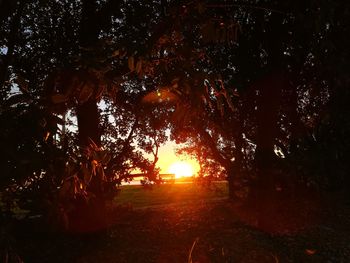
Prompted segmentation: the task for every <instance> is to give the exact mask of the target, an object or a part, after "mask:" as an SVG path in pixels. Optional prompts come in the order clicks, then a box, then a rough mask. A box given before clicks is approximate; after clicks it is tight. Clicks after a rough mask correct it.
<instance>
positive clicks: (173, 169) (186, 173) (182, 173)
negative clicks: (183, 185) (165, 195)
mask: <svg viewBox="0 0 350 263" xmlns="http://www.w3.org/2000/svg"><path fill="white" fill-rule="evenodd" d="M193 170H194V168H193V167H192V165H191V164H189V163H188V162H186V161H178V162H175V163H173V164H172V165H170V167H169V173H171V174H175V178H180V177H190V176H193V174H194V172H193Z"/></svg>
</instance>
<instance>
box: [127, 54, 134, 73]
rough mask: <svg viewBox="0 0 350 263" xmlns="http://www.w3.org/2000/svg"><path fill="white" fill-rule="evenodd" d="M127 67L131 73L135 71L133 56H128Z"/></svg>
mask: <svg viewBox="0 0 350 263" xmlns="http://www.w3.org/2000/svg"><path fill="white" fill-rule="evenodd" d="M128 67H129V69H130V71H131V72H133V71H134V70H135V59H134V57H133V56H130V57H129V58H128Z"/></svg>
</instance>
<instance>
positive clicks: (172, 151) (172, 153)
mask: <svg viewBox="0 0 350 263" xmlns="http://www.w3.org/2000/svg"><path fill="white" fill-rule="evenodd" d="M179 146H180V145H179V144H176V143H175V142H171V141H168V142H167V143H166V144H165V145H163V146H161V147H160V148H159V160H158V163H157V166H158V167H159V168H160V173H163V174H164V173H171V171H169V169H170V166H171V165H172V164H174V163H176V162H180V161H181V162H184V163H188V164H189V165H190V166H191V167H192V170H193V173H194V174H196V173H197V172H198V171H199V164H198V163H197V161H196V160H195V159H190V158H189V157H188V156H186V155H176V149H177V148H178V147H179Z"/></svg>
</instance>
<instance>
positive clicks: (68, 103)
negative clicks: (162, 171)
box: [0, 0, 350, 213]
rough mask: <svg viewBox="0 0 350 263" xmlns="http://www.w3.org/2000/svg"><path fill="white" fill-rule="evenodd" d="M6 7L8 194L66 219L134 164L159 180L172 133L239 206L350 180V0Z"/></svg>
mask: <svg viewBox="0 0 350 263" xmlns="http://www.w3.org/2000/svg"><path fill="white" fill-rule="evenodd" d="M0 10H1V11H0V22H1V29H0V36H1V37H0V86H1V91H0V92H1V98H0V99H1V108H0V121H1V123H2V125H1V127H2V128H1V134H0V141H1V146H2V147H1V148H2V149H1V155H0V159H1V160H0V162H1V169H2V173H1V174H2V175H1V179H0V180H1V191H3V192H4V193H5V192H7V193H8V192H11V193H16V194H17V193H22V196H25V199H28V198H29V197H28V196H32V195H33V194H34V196H36V198H37V200H42V197H43V196H45V200H49V201H50V204H53V203H54V204H55V206H56V207H58V206H59V205H63V206H65V209H66V211H71V210H72V209H73V210H74V208H71V204H72V203H74V202H76V201H72V200H79V202H88V200H91V197H93V198H92V199H96V200H99V201H98V204H100V203H101V202H104V200H105V199H106V198H107V199H108V198H112V197H113V196H114V194H115V190H116V187H115V185H118V184H120V182H121V180H124V179H126V180H127V178H128V175H129V174H130V171H131V170H133V169H140V170H142V171H143V172H145V174H147V175H148V177H149V179H150V180H153V181H157V180H159V177H158V175H157V169H156V162H157V160H158V148H159V147H160V145H161V144H162V143H164V142H165V141H166V139H167V138H166V135H165V134H166V133H165V132H166V129H170V130H171V137H172V139H174V140H177V141H179V142H185V143H187V146H186V147H185V148H184V149H183V150H184V151H187V152H188V153H190V154H192V155H193V156H195V157H196V158H197V159H198V160H199V162H200V165H201V168H203V169H202V170H201V175H202V176H218V175H220V176H223V177H224V178H227V180H228V182H229V191H230V197H231V198H235V197H236V193H237V191H238V190H240V189H242V188H245V189H246V188H248V189H249V195H250V196H251V197H253V200H254V198H255V199H256V198H258V199H259V198H263V197H265V196H268V194H267V193H270V194H272V193H274V192H276V191H282V192H285V193H286V194H287V195H288V194H297V190H296V189H298V187H299V185H305V186H310V185H312V186H313V187H316V188H319V189H323V190H325V189H328V190H329V189H336V190H338V191H344V193H346V191H347V188H348V187H349V186H350V181H349V180H350V178H349V176H347V172H348V170H349V167H348V166H349V165H348V162H347V156H348V151H349V150H348V149H349V138H348V134H349V124H350V122H349V117H348V116H349V114H348V107H347V101H348V99H349V91H348V89H347V87H348V85H349V77H348V76H347V72H346V69H347V68H349V65H348V64H349V51H348V46H349V40H348V38H347V35H348V33H349V26H348V22H347V17H348V15H349V5H348V4H346V3H345V2H344V3H343V2H341V1H338V2H331V1H300V2H297V3H295V2H293V1H284V2H283V3H276V2H274V1H253V2H251V1H243V2H235V1H232V2H228V1H219V2H214V1H188V2H187V1H181V2H179V1H146V2H140V1H108V0H106V1H96V0H81V1H68V0H67V1H39V0H38V1H17V2H13V1H1V2H0ZM144 152H146V153H149V154H151V155H152V158H151V159H150V160H148V159H147V158H145V156H144ZM218 171H220V173H219V172H218ZM23 193H25V194H23ZM272 195H273V194H272ZM30 198H32V197H30ZM46 205H47V204H46ZM42 206H45V204H40V209H42ZM67 213H68V212H67Z"/></svg>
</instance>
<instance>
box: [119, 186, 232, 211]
mask: <svg viewBox="0 0 350 263" xmlns="http://www.w3.org/2000/svg"><path fill="white" fill-rule="evenodd" d="M227 196H228V189H227V183H226V182H215V183H213V184H212V185H211V186H210V188H209V189H208V188H204V187H203V186H200V185H198V184H194V183H179V184H177V183H175V184H161V185H155V186H152V188H145V187H143V186H141V185H124V186H122V187H121V191H120V194H119V195H118V196H117V198H116V199H115V201H116V203H117V204H120V205H131V206H132V207H134V208H142V207H152V206H157V205H168V204H184V205H185V204H188V203H192V202H202V201H206V202H208V201H211V200H217V199H222V198H226V197H227Z"/></svg>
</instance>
